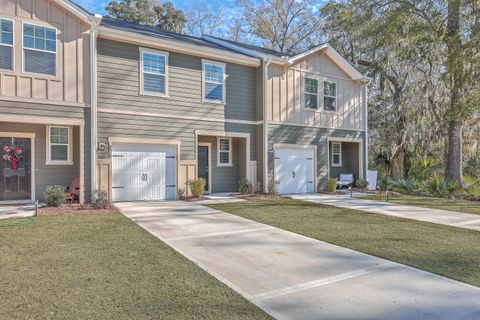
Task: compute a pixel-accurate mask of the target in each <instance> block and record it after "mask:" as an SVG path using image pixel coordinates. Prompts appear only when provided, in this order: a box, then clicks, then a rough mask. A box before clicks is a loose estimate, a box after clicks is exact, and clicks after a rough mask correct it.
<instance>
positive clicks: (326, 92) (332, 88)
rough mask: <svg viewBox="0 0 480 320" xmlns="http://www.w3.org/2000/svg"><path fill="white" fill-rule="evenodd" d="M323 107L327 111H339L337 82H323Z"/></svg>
mask: <svg viewBox="0 0 480 320" xmlns="http://www.w3.org/2000/svg"><path fill="white" fill-rule="evenodd" d="M323 108H324V109H325V110H326V111H337V84H336V83H335V82H330V81H325V82H324V84H323Z"/></svg>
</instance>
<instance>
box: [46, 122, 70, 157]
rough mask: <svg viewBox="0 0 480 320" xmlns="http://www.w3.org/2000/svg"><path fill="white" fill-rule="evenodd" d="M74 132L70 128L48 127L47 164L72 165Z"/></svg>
mask: <svg viewBox="0 0 480 320" xmlns="http://www.w3.org/2000/svg"><path fill="white" fill-rule="evenodd" d="M71 139H72V130H71V128H70V127H50V126H49V127H47V152H48V155H47V164H71V163H72V160H71V158H72V155H71V153H72V150H71V149H72V148H71V145H72V143H71V141H72V140H71Z"/></svg>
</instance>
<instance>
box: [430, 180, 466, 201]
mask: <svg viewBox="0 0 480 320" xmlns="http://www.w3.org/2000/svg"><path fill="white" fill-rule="evenodd" d="M426 187H427V190H428V191H429V193H430V194H431V195H432V196H434V197H439V198H448V199H452V198H455V197H456V196H457V195H458V194H459V193H460V191H461V188H460V187H459V184H458V182H457V181H451V180H448V179H446V178H444V177H439V176H437V177H435V179H433V180H431V181H429V182H427V185H426Z"/></svg>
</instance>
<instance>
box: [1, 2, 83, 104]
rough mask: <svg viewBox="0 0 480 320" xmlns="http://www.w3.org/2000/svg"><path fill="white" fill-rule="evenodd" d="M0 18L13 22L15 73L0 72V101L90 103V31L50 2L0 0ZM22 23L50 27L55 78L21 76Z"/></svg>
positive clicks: (26, 74) (22, 73)
mask: <svg viewBox="0 0 480 320" xmlns="http://www.w3.org/2000/svg"><path fill="white" fill-rule="evenodd" d="M0 18H4V19H9V20H13V22H14V70H13V71H5V70H0V99H2V98H5V99H8V100H12V99H19V100H21V99H28V100H31V99H35V100H42V101H56V102H57V101H60V102H64V103H65V104H72V103H73V104H85V103H87V104H89V103H90V40H89V39H90V28H89V26H88V25H87V24H85V23H84V22H82V21H80V20H79V19H77V18H76V17H74V16H73V15H72V14H70V13H69V12H68V11H66V10H65V9H63V8H61V7H60V6H58V5H57V4H55V3H54V2H53V1H49V0H0ZM22 22H26V23H31V24H36V25H41V26H45V27H53V28H56V29H57V30H58V32H57V33H58V35H57V75H56V76H48V75H47V76H46V75H38V74H30V73H24V72H23V70H22V69H23V68H22V63H23V61H22V56H23V55H22V43H23V42H22V34H23V32H22Z"/></svg>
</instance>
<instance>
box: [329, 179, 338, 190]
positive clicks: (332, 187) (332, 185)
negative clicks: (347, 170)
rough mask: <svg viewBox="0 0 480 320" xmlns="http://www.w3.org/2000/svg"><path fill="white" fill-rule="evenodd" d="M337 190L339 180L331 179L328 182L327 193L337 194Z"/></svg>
mask: <svg viewBox="0 0 480 320" xmlns="http://www.w3.org/2000/svg"><path fill="white" fill-rule="evenodd" d="M336 189H337V179H334V178H330V179H328V181H327V191H328V192H335V190H336Z"/></svg>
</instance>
